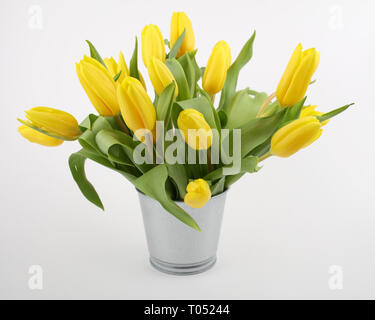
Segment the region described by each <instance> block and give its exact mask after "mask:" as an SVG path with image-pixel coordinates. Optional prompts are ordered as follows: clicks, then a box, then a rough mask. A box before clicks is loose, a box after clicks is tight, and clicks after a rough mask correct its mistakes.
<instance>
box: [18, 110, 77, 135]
mask: <svg viewBox="0 0 375 320" xmlns="http://www.w3.org/2000/svg"><path fill="white" fill-rule="evenodd" d="M25 113H26V118H27V119H28V120H29V121H23V120H19V121H20V122H22V123H23V124H25V125H26V126H29V127H31V128H33V127H34V128H37V129H39V130H41V131H43V132H45V133H46V134H47V135H50V136H53V137H55V138H58V139H62V140H76V139H78V137H79V136H80V135H81V131H80V130H79V128H78V122H77V120H76V119H75V118H74V117H73V116H72V115H71V114H69V113H67V112H64V111H61V110H57V109H53V108H47V107H36V108H32V109H30V110H29V111H26V112H25Z"/></svg>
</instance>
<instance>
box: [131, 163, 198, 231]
mask: <svg viewBox="0 0 375 320" xmlns="http://www.w3.org/2000/svg"><path fill="white" fill-rule="evenodd" d="M167 178H168V170H167V167H166V165H163V164H162V165H158V166H156V167H154V168H153V169H151V170H150V171H148V172H146V173H145V174H144V175H142V176H141V177H139V178H138V179H136V180H135V181H134V185H135V187H136V188H137V189H138V190H140V191H141V192H143V193H144V194H146V195H147V196H149V197H151V198H152V199H155V200H157V201H159V203H160V204H161V206H162V207H163V208H164V209H165V210H167V211H168V212H169V213H171V214H172V215H173V216H175V217H176V218H177V219H179V220H180V221H182V222H183V223H185V224H186V225H188V226H189V227H192V228H193V229H195V230H198V231H201V229H200V228H199V226H198V224H197V223H196V222H195V220H194V219H193V218H192V217H191V216H190V215H189V214H188V213H187V212H186V211H185V210H183V209H182V208H181V207H179V206H178V205H177V204H176V203H175V202H173V201H172V200H171V198H169V197H168V195H167V193H166V191H165V183H166V181H167Z"/></svg>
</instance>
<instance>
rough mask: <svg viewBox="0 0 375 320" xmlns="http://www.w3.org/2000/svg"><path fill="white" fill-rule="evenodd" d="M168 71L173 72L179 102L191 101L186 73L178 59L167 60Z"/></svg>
mask: <svg viewBox="0 0 375 320" xmlns="http://www.w3.org/2000/svg"><path fill="white" fill-rule="evenodd" d="M165 64H166V65H167V67H168V69H169V70H170V71H171V72H172V74H173V76H174V78H175V80H176V83H177V87H178V97H177V100H186V99H190V93H189V85H188V82H187V79H186V75H185V71H184V69H183V68H182V66H181V64H180V63H179V62H178V61H177V60H176V59H167V60H166V61H165Z"/></svg>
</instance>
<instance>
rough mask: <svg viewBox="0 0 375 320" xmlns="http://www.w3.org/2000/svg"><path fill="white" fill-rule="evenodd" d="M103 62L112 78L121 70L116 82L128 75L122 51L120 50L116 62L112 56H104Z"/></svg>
mask: <svg viewBox="0 0 375 320" xmlns="http://www.w3.org/2000/svg"><path fill="white" fill-rule="evenodd" d="M104 63H105V65H106V67H107V69H108V72H109V74H110V75H111V77H112V78H114V77H115V76H117V75H118V74H119V72H120V71H121V74H120V76H119V77H118V79H117V81H116V83H121V82H122V81H123V80H124V79H125V77H127V76H128V75H129V69H128V66H127V65H126V62H125V58H124V54H123V53H122V52H120V57H119V60H118V63H117V62H116V60H115V59H113V58H112V57H110V58H104Z"/></svg>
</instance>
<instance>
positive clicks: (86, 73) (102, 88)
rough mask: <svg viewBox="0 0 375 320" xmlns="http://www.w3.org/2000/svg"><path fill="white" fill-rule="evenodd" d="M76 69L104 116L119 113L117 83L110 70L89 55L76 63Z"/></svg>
mask: <svg viewBox="0 0 375 320" xmlns="http://www.w3.org/2000/svg"><path fill="white" fill-rule="evenodd" d="M111 63H113V62H111ZM76 69H77V75H78V78H79V81H80V82H81V85H82V87H83V89H84V90H85V91H86V94H87V95H88V97H89V99H90V101H91V103H92V104H93V105H94V107H95V109H96V110H97V111H98V113H99V114H101V115H102V116H115V115H117V114H118V113H119V111H120V109H119V105H118V102H117V97H116V84H115V81H114V80H113V77H112V76H111V74H110V72H109V71H108V70H107V69H106V68H105V67H104V66H103V65H102V64H101V63H100V62H99V61H97V60H95V59H93V58H90V57H88V56H84V57H83V59H82V60H81V61H80V62H79V63H77V64H76Z"/></svg>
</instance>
